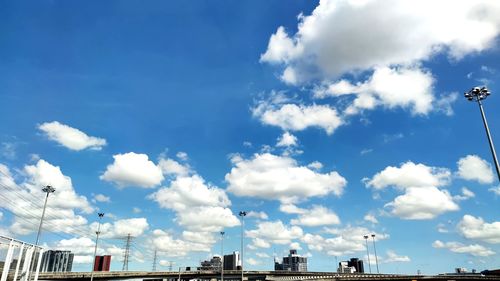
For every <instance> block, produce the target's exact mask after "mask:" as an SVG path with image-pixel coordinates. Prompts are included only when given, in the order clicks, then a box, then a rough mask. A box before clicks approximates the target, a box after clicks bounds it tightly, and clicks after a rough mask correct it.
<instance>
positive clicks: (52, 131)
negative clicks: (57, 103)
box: [38, 121, 106, 151]
mask: <svg viewBox="0 0 500 281" xmlns="http://www.w3.org/2000/svg"><path fill="white" fill-rule="evenodd" d="M38 129H39V130H41V131H42V132H44V133H45V134H46V135H47V137H48V138H49V139H50V140H53V141H55V142H57V143H59V144H60V145H62V146H64V147H66V148H69V149H71V150H76V151H79V150H84V149H91V150H101V149H102V147H103V146H105V145H106V140H105V139H102V138H98V137H92V136H89V135H87V134H85V133H84V132H82V131H80V130H78V129H75V128H72V127H70V126H68V125H64V124H61V123H59V122H57V121H53V122H46V123H43V124H41V125H39V126H38Z"/></svg>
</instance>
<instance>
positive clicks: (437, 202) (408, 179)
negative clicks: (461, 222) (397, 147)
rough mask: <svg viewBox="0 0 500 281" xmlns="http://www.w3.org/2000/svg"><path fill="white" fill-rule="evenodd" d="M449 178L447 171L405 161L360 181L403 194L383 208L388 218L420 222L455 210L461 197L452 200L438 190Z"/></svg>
mask: <svg viewBox="0 0 500 281" xmlns="http://www.w3.org/2000/svg"><path fill="white" fill-rule="evenodd" d="M450 179H451V172H450V171H449V170H448V169H445V168H438V167H430V166H426V165H424V164H415V163H413V162H406V163H404V164H402V165H401V166H400V167H392V166H389V167H386V168H385V169H384V170H382V171H381V172H379V173H377V174H375V175H374V176H373V177H372V178H371V179H370V178H365V179H363V181H364V182H365V184H366V186H367V187H371V188H373V189H374V190H381V189H384V188H386V187H388V186H392V187H395V188H396V189H397V190H400V191H403V192H404V194H403V195H400V196H397V197H396V198H395V199H394V200H393V201H392V202H389V203H387V204H385V207H386V208H388V209H389V210H390V212H391V214H392V215H394V216H397V217H400V218H402V219H409V220H423V219H433V218H435V217H436V216H438V215H441V214H443V213H445V212H449V211H456V210H458V209H459V206H458V205H457V204H456V202H455V201H459V200H462V199H463V198H462V197H461V196H458V197H453V196H451V195H450V193H449V192H448V191H447V190H446V189H439V188H438V187H441V186H444V185H447V184H449V182H450ZM468 194H469V193H468ZM469 195H470V194H469Z"/></svg>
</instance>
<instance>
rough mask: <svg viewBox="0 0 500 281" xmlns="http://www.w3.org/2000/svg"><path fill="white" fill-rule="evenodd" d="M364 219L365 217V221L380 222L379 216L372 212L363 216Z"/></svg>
mask: <svg viewBox="0 0 500 281" xmlns="http://www.w3.org/2000/svg"><path fill="white" fill-rule="evenodd" d="M363 219H364V220H365V221H369V222H371V223H378V220H377V217H376V216H375V215H374V214H372V213H368V214H366V215H365V216H364V217H363Z"/></svg>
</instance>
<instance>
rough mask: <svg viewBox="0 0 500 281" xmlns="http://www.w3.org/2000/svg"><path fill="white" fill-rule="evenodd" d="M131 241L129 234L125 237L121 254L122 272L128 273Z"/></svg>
mask: <svg viewBox="0 0 500 281" xmlns="http://www.w3.org/2000/svg"><path fill="white" fill-rule="evenodd" d="M131 240H132V236H130V233H129V234H128V235H127V241H126V242H125V253H124V254H123V267H122V271H128V258H129V256H130V242H131Z"/></svg>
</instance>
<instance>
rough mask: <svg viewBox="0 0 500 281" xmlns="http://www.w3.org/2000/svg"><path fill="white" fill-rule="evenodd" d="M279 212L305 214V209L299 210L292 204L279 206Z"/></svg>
mask: <svg viewBox="0 0 500 281" xmlns="http://www.w3.org/2000/svg"><path fill="white" fill-rule="evenodd" d="M280 211H282V212H283V213H286V214H304V213H305V212H307V210H306V209H302V208H299V207H297V206H296V205H294V204H281V205H280Z"/></svg>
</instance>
